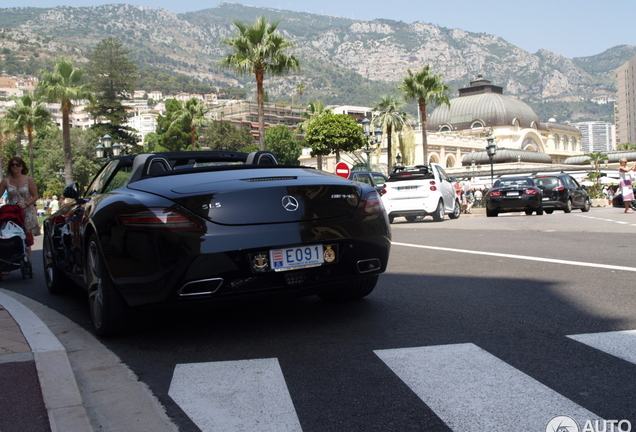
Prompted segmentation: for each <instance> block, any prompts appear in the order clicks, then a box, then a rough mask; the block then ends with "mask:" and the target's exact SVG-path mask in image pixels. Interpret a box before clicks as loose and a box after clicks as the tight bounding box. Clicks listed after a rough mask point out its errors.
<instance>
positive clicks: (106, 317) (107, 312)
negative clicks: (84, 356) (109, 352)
mask: <svg viewBox="0 0 636 432" xmlns="http://www.w3.org/2000/svg"><path fill="white" fill-rule="evenodd" d="M86 264H87V267H88V268H87V272H88V284H87V285H88V305H89V307H90V312H91V318H92V320H93V328H94V329H95V333H97V334H98V335H100V336H114V335H118V334H122V333H124V332H125V331H126V330H128V329H129V328H130V325H131V317H132V313H131V309H130V307H129V306H128V305H127V304H126V302H125V301H124V299H123V298H122V296H121V295H120V294H119V292H117V287H116V286H115V284H114V283H113V281H112V279H111V277H110V275H109V274H108V271H107V270H106V266H105V264H104V259H103V258H102V254H101V251H100V248H99V244H98V242H97V236H96V235H95V234H93V235H92V236H91V238H90V240H89V242H88V250H87V252H86Z"/></svg>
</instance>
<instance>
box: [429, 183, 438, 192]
mask: <svg viewBox="0 0 636 432" xmlns="http://www.w3.org/2000/svg"><path fill="white" fill-rule="evenodd" d="M428 183H429V184H430V185H431V190H432V191H436V190H437V186H435V184H436V183H435V180H431V181H430V182H428Z"/></svg>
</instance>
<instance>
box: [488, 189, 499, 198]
mask: <svg viewBox="0 0 636 432" xmlns="http://www.w3.org/2000/svg"><path fill="white" fill-rule="evenodd" d="M490 196H491V197H500V196H501V191H498V190H496V191H491V192H490Z"/></svg>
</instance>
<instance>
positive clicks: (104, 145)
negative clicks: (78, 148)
mask: <svg viewBox="0 0 636 432" xmlns="http://www.w3.org/2000/svg"><path fill="white" fill-rule="evenodd" d="M111 144H112V147H111ZM121 151H122V145H121V144H120V143H118V142H116V143H112V140H111V138H110V135H104V136H103V137H101V138H100V139H99V144H97V147H95V154H96V155H97V158H98V159H102V158H104V157H106V158H108V157H110V156H111V155H112V156H113V157H117V156H119V155H120V154H121Z"/></svg>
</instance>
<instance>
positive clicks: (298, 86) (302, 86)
mask: <svg viewBox="0 0 636 432" xmlns="http://www.w3.org/2000/svg"><path fill="white" fill-rule="evenodd" d="M306 88H307V87H306V86H305V83H302V82H299V83H298V84H296V93H297V94H298V95H299V96H302V95H303V93H305V89H306ZM293 107H294V93H292V108H293Z"/></svg>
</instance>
